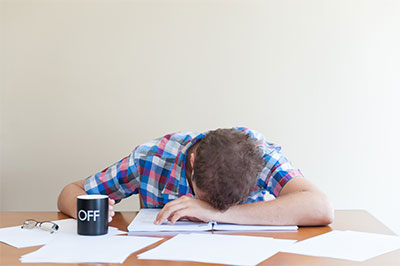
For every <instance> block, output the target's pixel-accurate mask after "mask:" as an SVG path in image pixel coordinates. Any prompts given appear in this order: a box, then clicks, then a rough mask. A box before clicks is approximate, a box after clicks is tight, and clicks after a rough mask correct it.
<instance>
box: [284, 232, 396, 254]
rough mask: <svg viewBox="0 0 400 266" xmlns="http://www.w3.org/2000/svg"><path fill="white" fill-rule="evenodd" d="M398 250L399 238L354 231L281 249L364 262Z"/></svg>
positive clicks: (329, 234)
mask: <svg viewBox="0 0 400 266" xmlns="http://www.w3.org/2000/svg"><path fill="white" fill-rule="evenodd" d="M396 249H400V237H398V236H391V235H382V234H374V233H364V232H355V231H331V232H329V233H326V234H322V235H319V236H316V237H312V238H309V239H306V240H303V241H300V242H298V243H295V244H293V245H291V246H286V247H283V248H282V249H281V251H283V252H289V253H296V254H302V255H309V256H318V257H329V258H336V259H346V260H352V261H365V260H367V259H370V258H372V257H375V256H379V255H381V254H384V253H387V252H390V251H393V250H396Z"/></svg>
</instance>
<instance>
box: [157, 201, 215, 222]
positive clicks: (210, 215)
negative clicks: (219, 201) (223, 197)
mask: <svg viewBox="0 0 400 266" xmlns="http://www.w3.org/2000/svg"><path fill="white" fill-rule="evenodd" d="M218 214H220V212H219V211H218V210H216V209H214V208H213V207H212V206H211V205H210V204H208V203H207V202H205V201H202V200H199V199H195V198H192V197H189V196H182V197H180V198H179V199H176V200H173V201H170V202H168V203H167V204H165V206H164V208H162V210H161V211H160V212H159V213H158V215H157V217H156V220H155V221H154V224H157V225H159V224H162V223H163V222H164V221H165V220H169V221H170V222H171V224H174V223H176V221H178V220H179V219H182V218H187V219H189V220H195V221H202V222H209V221H212V220H216V219H217V218H216V217H217V216H218Z"/></svg>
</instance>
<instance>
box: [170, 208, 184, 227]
mask: <svg viewBox="0 0 400 266" xmlns="http://www.w3.org/2000/svg"><path fill="white" fill-rule="evenodd" d="M185 210H186V209H181V210H179V211H176V212H175V213H174V214H173V215H172V217H171V219H170V222H171V224H175V223H176V222H177V221H178V220H179V219H180V218H182V217H185V216H186V215H185Z"/></svg>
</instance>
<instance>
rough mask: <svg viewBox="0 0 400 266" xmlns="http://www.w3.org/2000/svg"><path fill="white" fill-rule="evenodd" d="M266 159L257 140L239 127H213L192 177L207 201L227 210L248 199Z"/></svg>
mask: <svg viewBox="0 0 400 266" xmlns="http://www.w3.org/2000/svg"><path fill="white" fill-rule="evenodd" d="M264 164H265V163H264V160H263V158H262V156H261V152H260V150H259V148H258V147H257V145H256V143H255V140H254V139H252V138H251V137H250V136H249V135H247V134H245V133H243V132H242V131H240V130H237V129H234V128H232V129H217V130H214V131H211V132H209V133H208V134H207V136H205V137H204V138H203V139H202V140H201V141H200V143H199V146H198V147H197V151H196V158H195V162H194V166H193V168H194V174H193V177H192V180H193V182H195V184H196V186H197V188H199V189H200V190H201V191H203V192H204V194H205V195H206V199H204V200H206V201H208V202H209V203H210V204H211V205H212V206H213V207H214V208H216V209H218V210H221V211H224V210H226V209H228V208H229V207H230V206H232V205H235V204H237V203H239V202H240V201H243V200H245V199H247V197H248V195H249V193H250V191H251V190H252V188H253V187H254V186H255V185H256V181H257V176H258V174H259V173H260V172H261V170H262V169H263V167H264Z"/></svg>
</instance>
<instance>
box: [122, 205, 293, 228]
mask: <svg viewBox="0 0 400 266" xmlns="http://www.w3.org/2000/svg"><path fill="white" fill-rule="evenodd" d="M160 211H161V209H141V210H140V211H139V213H138V214H137V215H136V217H135V219H134V220H133V221H132V222H131V223H130V224H129V226H128V230H129V231H130V232H142V231H145V232H160V231H171V232H182V231H185V232H198V231H208V230H225V231H253V232H258V231H296V230H297V226H295V225H289V226H287V225H284V226H277V225H239V224H224V223H217V222H215V221H212V222H209V223H199V222H191V221H178V222H176V223H175V224H174V225H172V224H171V223H170V222H168V221H167V222H164V223H163V224H161V225H155V224H154V220H155V219H156V217H157V214H158V213H159V212H160Z"/></svg>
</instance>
